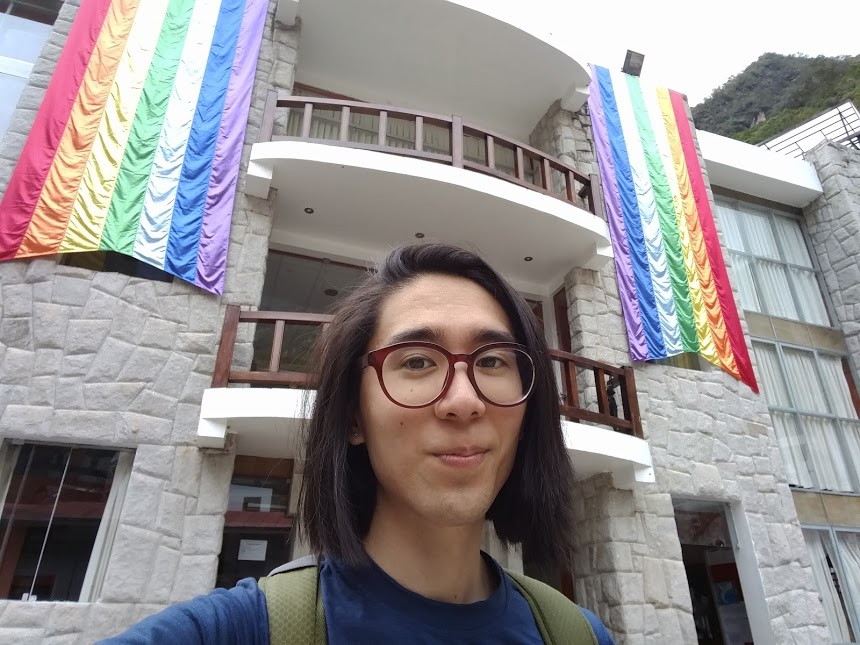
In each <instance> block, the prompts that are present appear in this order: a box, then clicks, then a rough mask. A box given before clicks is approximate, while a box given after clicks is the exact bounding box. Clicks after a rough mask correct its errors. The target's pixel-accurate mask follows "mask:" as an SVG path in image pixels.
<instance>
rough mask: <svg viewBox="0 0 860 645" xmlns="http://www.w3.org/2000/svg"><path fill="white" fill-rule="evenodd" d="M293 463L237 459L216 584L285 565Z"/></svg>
mask: <svg viewBox="0 0 860 645" xmlns="http://www.w3.org/2000/svg"><path fill="white" fill-rule="evenodd" d="M292 477H293V460H292V459H270V458H266V457H248V456H242V455H240V456H237V457H236V461H235V463H234V465H233V479H232V480H231V481H230V501H229V502H228V506H227V513H226V514H225V516H224V540H223V542H222V543H221V556H220V558H219V560H218V577H217V580H216V585H217V586H219V587H227V588H229V587H232V586H234V585H235V584H236V583H237V582H239V580H241V579H242V578H261V577H263V576H265V575H268V573H269V572H270V571H271V570H272V569H274V568H275V567H277V566H279V565H281V564H283V563H284V562H287V561H289V559H290V550H291V543H290V537H291V534H292V526H293V516H292V514H291V513H290V496H291V493H292V491H291V486H290V484H291V483H292Z"/></svg>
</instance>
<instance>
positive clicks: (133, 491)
mask: <svg viewBox="0 0 860 645" xmlns="http://www.w3.org/2000/svg"><path fill="white" fill-rule="evenodd" d="M166 484H167V482H165V481H164V480H163V479H159V478H157V477H152V476H151V475H145V474H144V473H141V472H138V471H137V470H132V473H131V477H130V479H129V482H128V489H127V491H126V497H125V503H124V504H123V508H122V516H121V518H122V523H123V524H125V525H129V526H137V527H140V528H145V529H150V530H151V529H153V528H154V527H155V526H156V521H157V519H158V505H159V502H160V501H161V491H162V490H163V489H164V488H165V486H166Z"/></svg>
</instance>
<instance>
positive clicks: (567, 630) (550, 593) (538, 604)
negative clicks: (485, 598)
mask: <svg viewBox="0 0 860 645" xmlns="http://www.w3.org/2000/svg"><path fill="white" fill-rule="evenodd" d="M505 573H507V574H508V576H509V577H510V578H511V581H512V582H513V583H514V587H515V588H516V589H517V591H519V592H520V593H521V594H522V595H523V596H524V597H525V599H526V601H528V603H529V607H531V610H532V614H533V615H534V617H535V623H537V627H538V631H539V632H540V635H541V637H542V638H543V640H544V643H548V644H549V645H561V644H562V643H566V644H569V645H598V642H597V636H596V635H595V634H594V630H593V629H592V628H591V623H590V622H589V621H588V618H586V616H585V614H584V613H582V610H581V609H580V608H579V607H578V606H577V605H576V604H575V603H573V602H571V600H570V599H569V598H567V596H565V595H564V594H562V593H561V592H559V591H556V590H555V589H553V588H552V587H550V586H549V585H546V584H544V583H542V582H541V581H540V580H535V579H534V578H529V577H528V576H524V575H523V574H521V573H515V572H513V571H507V570H505Z"/></svg>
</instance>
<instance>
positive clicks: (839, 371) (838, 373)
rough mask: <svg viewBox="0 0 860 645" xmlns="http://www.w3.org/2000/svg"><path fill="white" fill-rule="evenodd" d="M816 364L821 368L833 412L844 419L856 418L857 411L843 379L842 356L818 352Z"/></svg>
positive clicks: (822, 378)
mask: <svg viewBox="0 0 860 645" xmlns="http://www.w3.org/2000/svg"><path fill="white" fill-rule="evenodd" d="M818 364H819V366H820V369H821V381H822V383H823V384H824V389H825V390H826V391H827V394H828V395H829V396H830V402H831V403H832V404H833V413H834V414H835V415H836V416H838V417H842V418H844V419H856V418H857V411H856V410H855V409H854V403H853V402H852V401H851V392H850V391H849V390H848V383H846V381H845V370H844V368H843V366H842V358H841V357H839V356H831V355H829V354H819V355H818Z"/></svg>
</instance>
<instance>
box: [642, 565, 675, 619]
mask: <svg viewBox="0 0 860 645" xmlns="http://www.w3.org/2000/svg"><path fill="white" fill-rule="evenodd" d="M642 567H643V570H642V577H643V586H644V589H645V602H646V603H647V604H651V605H654V606H655V607H668V606H669V591H668V590H667V588H666V578H665V575H664V572H663V561H662V560H659V559H657V558H643V559H642Z"/></svg>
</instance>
